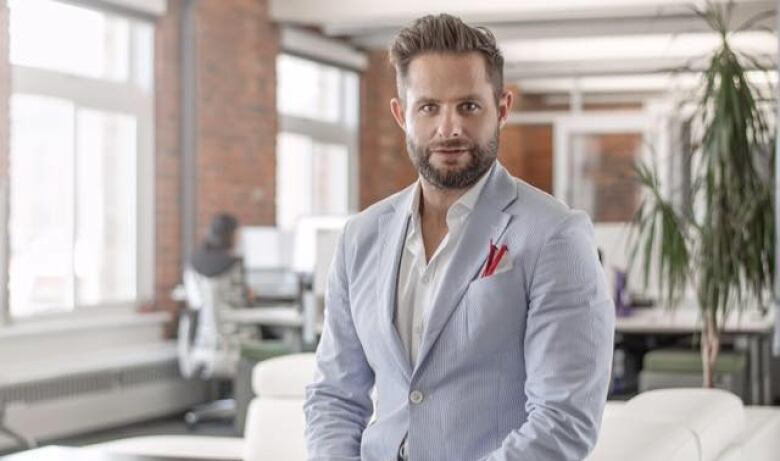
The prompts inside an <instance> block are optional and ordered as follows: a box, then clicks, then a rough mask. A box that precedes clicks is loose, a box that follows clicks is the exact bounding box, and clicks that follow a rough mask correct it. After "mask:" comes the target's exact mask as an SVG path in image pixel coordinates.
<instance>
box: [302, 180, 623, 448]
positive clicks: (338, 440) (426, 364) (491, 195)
mask: <svg viewBox="0 0 780 461" xmlns="http://www.w3.org/2000/svg"><path fill="white" fill-rule="evenodd" d="M489 174H490V177H489V179H488V181H487V182H486V183H485V187H484V188H483V190H482V192H481V194H480V197H479V199H478V201H477V204H476V206H475V208H474V210H473V211H472V213H471V216H470V217H469V219H468V221H467V223H466V224H465V227H464V229H463V235H462V238H461V240H460V242H459V244H458V247H457V248H456V249H455V254H454V257H453V260H452V261H453V262H452V264H451V265H450V267H449V269H448V270H447V272H446V274H445V275H444V279H443V281H442V285H441V289H440V291H439V292H438V294H437V296H436V298H435V299H434V300H433V305H432V307H431V314H430V318H429V320H428V322H427V324H426V329H425V333H424V336H423V339H422V343H421V345H420V350H419V355H418V361H417V364H416V365H415V366H412V365H410V364H409V361H408V359H407V355H406V353H405V348H404V346H403V344H402V342H401V339H400V337H399V335H398V332H397V330H396V329H395V327H394V325H393V316H394V313H395V310H396V309H395V303H396V300H395V297H396V283H397V278H398V277H397V275H398V274H397V273H398V267H399V261H400V256H401V251H402V248H403V242H404V239H405V235H406V232H405V230H406V224H407V220H408V219H409V215H408V209H409V205H410V202H409V201H410V200H411V199H412V192H413V187H409V188H407V189H405V190H403V191H401V192H399V193H397V194H395V195H393V196H391V197H389V198H387V199H385V200H383V201H381V202H379V203H377V204H375V205H373V206H372V207H370V208H368V209H366V210H365V211H363V212H362V213H360V214H358V215H357V216H355V217H354V218H352V219H351V220H350V221H349V222H348V223H347V225H346V227H345V229H344V231H343V233H342V236H341V238H340V240H339V244H338V248H337V250H336V255H335V257H334V261H333V265H332V267H331V270H330V274H329V276H328V287H327V294H326V301H325V329H324V332H323V336H322V340H321V342H320V344H319V346H318V348H317V370H316V373H315V378H314V381H313V383H312V384H311V385H310V386H308V388H307V392H306V401H305V404H304V411H305V414H306V440H307V450H308V457H309V459H310V460H311V461H358V460H362V461H389V460H396V459H397V457H398V451H399V446H400V444H401V443H402V441H403V440H404V438H405V437H406V438H407V439H408V441H407V443H408V452H409V456H410V459H411V460H413V461H459V460H462V461H476V460H491V461H499V460H501V461H508V460H523V461H556V460H561V461H565V460H566V461H568V460H571V461H580V460H582V459H584V458H585V457H586V456H587V454H588V453H589V452H590V451H591V449H592V448H593V446H594V445H595V442H596V436H597V434H598V430H599V426H600V423H601V414H602V411H603V408H604V404H605V400H606V395H607V384H608V381H609V373H610V366H611V361H612V349H613V334H614V307H613V303H612V300H611V299H610V296H609V293H608V290H607V286H606V282H605V277H604V274H603V271H602V269H601V267H600V265H599V262H598V258H597V253H596V249H595V246H594V243H593V235H592V234H593V231H592V225H591V223H590V220H589V219H588V217H587V215H586V214H585V213H583V212H581V211H573V210H570V209H569V208H568V207H566V206H565V205H563V204H562V203H560V202H559V201H557V200H556V199H554V198H552V197H551V196H549V195H548V194H546V193H544V192H542V191H539V190H538V189H535V188H533V187H531V186H530V185H528V184H526V183H524V182H523V181H521V180H519V179H517V178H514V177H512V176H511V175H509V173H508V172H507V171H506V170H505V169H504V168H503V167H502V166H501V165H496V167H495V168H493V169H492V171H491V172H490V173H489ZM491 239H492V240H493V241H494V242H497V244H498V245H499V246H500V245H501V244H505V245H506V246H507V247H508V249H509V251H508V257H510V258H511V261H510V262H511V263H512V264H511V269H509V270H505V271H502V272H500V273H497V274H495V275H493V276H489V277H485V278H482V277H480V268H482V266H483V265H484V264H485V262H486V259H487V255H488V245H489V241H490V240H491ZM374 389H375V392H376V398H375V399H372V397H371V394H372V390H374ZM374 402H376V404H374ZM372 415H374V418H372ZM369 421H371V422H370V423H369Z"/></svg>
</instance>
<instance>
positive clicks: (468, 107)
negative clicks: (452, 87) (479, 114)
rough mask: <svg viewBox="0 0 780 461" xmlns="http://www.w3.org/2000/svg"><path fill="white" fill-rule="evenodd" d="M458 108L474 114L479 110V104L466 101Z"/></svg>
mask: <svg viewBox="0 0 780 461" xmlns="http://www.w3.org/2000/svg"><path fill="white" fill-rule="evenodd" d="M460 108H461V110H462V111H464V112H476V111H478V110H479V104H477V103H475V102H472V101H468V102H464V103H463V104H461V105H460Z"/></svg>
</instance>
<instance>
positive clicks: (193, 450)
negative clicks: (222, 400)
mask: <svg viewBox="0 0 780 461" xmlns="http://www.w3.org/2000/svg"><path fill="white" fill-rule="evenodd" d="M313 371H314V354H293V355H285V356H281V357H276V358H273V359H269V360H266V361H263V362H260V363H259V364H258V365H257V366H255V368H254V370H253V372H252V388H253V389H254V391H255V394H256V395H257V397H256V398H255V399H253V400H252V402H251V403H250V405H249V411H248V413H247V422H246V428H245V430H244V434H245V437H244V438H240V437H209V436H197V435H161V436H147V437H132V438H128V439H121V440H116V441H112V442H107V443H102V444H97V445H92V448H95V449H98V450H105V451H110V452H114V453H121V454H143V455H148V456H159V457H166V456H168V457H176V458H184V459H192V460H197V459H210V460H224V461H238V460H241V461H279V460H284V461H299V460H300V461H305V459H306V449H305V445H304V438H303V429H304V425H305V419H304V416H303V400H304V395H305V394H304V391H305V387H306V385H307V384H308V383H309V382H311V380H312V373H313Z"/></svg>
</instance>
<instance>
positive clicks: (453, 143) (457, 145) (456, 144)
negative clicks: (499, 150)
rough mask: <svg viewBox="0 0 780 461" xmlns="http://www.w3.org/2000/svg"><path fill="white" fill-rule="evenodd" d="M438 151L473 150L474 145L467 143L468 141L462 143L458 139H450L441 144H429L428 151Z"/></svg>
mask: <svg viewBox="0 0 780 461" xmlns="http://www.w3.org/2000/svg"><path fill="white" fill-rule="evenodd" d="M439 149H464V150H465V149H474V144H472V143H470V142H468V141H462V140H460V139H451V140H447V141H443V142H437V143H435V144H429V145H428V150H429V151H433V150H439Z"/></svg>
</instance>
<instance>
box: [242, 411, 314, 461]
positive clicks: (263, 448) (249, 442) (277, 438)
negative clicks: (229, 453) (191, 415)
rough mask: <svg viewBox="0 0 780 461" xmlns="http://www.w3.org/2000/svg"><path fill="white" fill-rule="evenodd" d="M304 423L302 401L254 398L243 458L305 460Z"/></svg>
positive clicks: (256, 460)
mask: <svg viewBox="0 0 780 461" xmlns="http://www.w3.org/2000/svg"><path fill="white" fill-rule="evenodd" d="M305 426H306V418H305V417H304V414H303V400H298V399H269V400H265V399H263V398H256V399H254V400H252V403H250V404H249V412H248V414H247V423H246V431H245V434H246V436H245V437H246V444H245V445H244V453H243V457H242V460H243V461H271V460H279V461H282V460H283V461H306V439H305V438H304V428H305Z"/></svg>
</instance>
